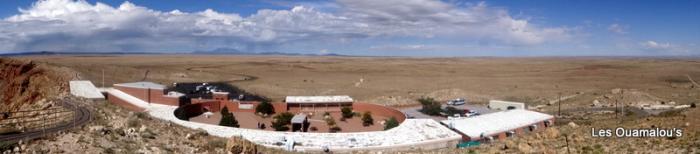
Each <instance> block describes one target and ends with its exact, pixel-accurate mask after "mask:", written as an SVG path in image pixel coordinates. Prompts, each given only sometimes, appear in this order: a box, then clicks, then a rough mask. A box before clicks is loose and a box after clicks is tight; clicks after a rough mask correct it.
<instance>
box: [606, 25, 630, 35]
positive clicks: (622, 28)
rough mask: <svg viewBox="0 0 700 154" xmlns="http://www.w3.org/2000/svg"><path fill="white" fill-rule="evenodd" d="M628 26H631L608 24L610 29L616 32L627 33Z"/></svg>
mask: <svg viewBox="0 0 700 154" xmlns="http://www.w3.org/2000/svg"><path fill="white" fill-rule="evenodd" d="M628 27H629V26H623V25H620V24H610V26H608V31H610V32H613V33H616V34H626V33H627V28H628Z"/></svg>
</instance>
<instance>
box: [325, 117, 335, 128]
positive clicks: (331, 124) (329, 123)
mask: <svg viewBox="0 0 700 154" xmlns="http://www.w3.org/2000/svg"><path fill="white" fill-rule="evenodd" d="M326 124H328V126H335V124H336V123H335V120H333V118H328V119H326Z"/></svg>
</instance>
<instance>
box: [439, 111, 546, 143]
mask: <svg viewBox="0 0 700 154" xmlns="http://www.w3.org/2000/svg"><path fill="white" fill-rule="evenodd" d="M551 118H553V116H551V115H548V114H544V113H540V112H535V111H529V110H523V109H514V110H506V111H501V112H494V113H489V114H484V115H480V116H475V117H471V118H461V119H451V120H443V121H442V122H441V123H443V124H445V125H447V126H452V127H453V128H454V129H455V130H457V131H459V132H461V133H463V134H464V135H467V136H469V137H480V136H481V135H482V134H483V135H484V136H485V137H486V136H491V135H494V134H498V133H501V132H506V131H511V130H514V129H517V128H520V127H525V126H529V125H532V124H535V123H538V122H541V121H545V120H548V119H551Z"/></svg>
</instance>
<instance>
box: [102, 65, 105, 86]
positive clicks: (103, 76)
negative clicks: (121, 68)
mask: <svg viewBox="0 0 700 154" xmlns="http://www.w3.org/2000/svg"><path fill="white" fill-rule="evenodd" d="M104 87H105V69H104V68H102V88H104Z"/></svg>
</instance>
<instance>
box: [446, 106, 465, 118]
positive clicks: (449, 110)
mask: <svg viewBox="0 0 700 154" xmlns="http://www.w3.org/2000/svg"><path fill="white" fill-rule="evenodd" d="M444 112H445V114H447V115H448V116H451V115H455V114H463V111H462V110H459V109H457V108H455V107H451V106H448V107H446V108H445V111H444Z"/></svg>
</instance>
